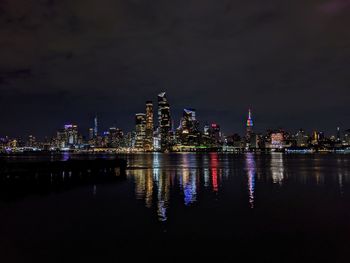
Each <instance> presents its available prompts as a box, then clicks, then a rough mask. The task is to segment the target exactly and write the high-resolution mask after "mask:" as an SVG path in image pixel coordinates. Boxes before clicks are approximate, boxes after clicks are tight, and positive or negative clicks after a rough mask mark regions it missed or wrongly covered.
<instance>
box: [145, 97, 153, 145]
mask: <svg viewBox="0 0 350 263" xmlns="http://www.w3.org/2000/svg"><path fill="white" fill-rule="evenodd" d="M153 129H154V125H153V102H152V101H147V102H146V138H145V150H146V151H152V150H153Z"/></svg>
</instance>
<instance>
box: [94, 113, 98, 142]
mask: <svg viewBox="0 0 350 263" xmlns="http://www.w3.org/2000/svg"><path fill="white" fill-rule="evenodd" d="M97 136H98V119H97V115H96V116H95V118H94V137H97Z"/></svg>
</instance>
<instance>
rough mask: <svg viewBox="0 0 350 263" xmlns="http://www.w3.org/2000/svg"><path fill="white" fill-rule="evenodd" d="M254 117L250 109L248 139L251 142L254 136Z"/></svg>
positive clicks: (247, 129)
mask: <svg viewBox="0 0 350 263" xmlns="http://www.w3.org/2000/svg"><path fill="white" fill-rule="evenodd" d="M253 126H254V124H253V118H252V112H251V110H250V109H249V111H248V119H247V128H246V139H247V141H248V142H249V141H250V137H251V136H252V133H253Z"/></svg>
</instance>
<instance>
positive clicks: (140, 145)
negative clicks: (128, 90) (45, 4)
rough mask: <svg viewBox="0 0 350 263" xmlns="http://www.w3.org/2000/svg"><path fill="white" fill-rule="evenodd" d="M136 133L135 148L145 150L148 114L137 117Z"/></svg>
mask: <svg viewBox="0 0 350 263" xmlns="http://www.w3.org/2000/svg"><path fill="white" fill-rule="evenodd" d="M135 132H136V134H135V148H137V149H139V150H143V149H144V144H145V138H146V114H144V113H137V114H136V115H135Z"/></svg>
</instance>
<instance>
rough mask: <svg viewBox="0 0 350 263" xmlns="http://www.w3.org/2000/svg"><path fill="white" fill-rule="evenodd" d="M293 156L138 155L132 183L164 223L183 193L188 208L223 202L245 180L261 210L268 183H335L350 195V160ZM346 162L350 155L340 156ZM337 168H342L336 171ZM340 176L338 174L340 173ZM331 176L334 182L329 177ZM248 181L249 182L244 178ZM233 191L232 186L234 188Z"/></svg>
mask: <svg viewBox="0 0 350 263" xmlns="http://www.w3.org/2000/svg"><path fill="white" fill-rule="evenodd" d="M323 158H329V157H316V156H307V157H304V156H289V155H284V154H279V153H277V154H272V155H258V154H254V153H246V154H242V155H230V154H219V153H208V154H191V153H189V154H146V155H140V156H136V157H135V156H133V157H132V159H131V160H129V164H130V166H133V165H134V166H135V167H143V169H132V170H129V171H128V178H129V180H133V181H134V183H135V194H136V198H137V199H138V200H142V201H144V204H145V206H146V207H147V208H152V207H154V208H156V211H157V215H158V219H159V220H160V221H166V220H167V219H168V209H169V207H171V205H172V204H171V203H172V202H175V200H171V199H172V198H178V197H174V194H173V192H174V191H177V190H176V189H179V191H180V196H181V197H182V199H183V200H182V203H183V205H184V206H192V205H195V204H196V203H199V202H201V196H204V195H206V196H210V193H211V194H214V195H213V196H212V197H211V198H213V199H214V198H215V196H217V198H221V196H222V194H223V193H222V192H223V191H224V192H226V193H229V194H231V193H233V192H232V191H237V190H233V189H232V186H231V185H232V184H233V182H234V181H237V182H235V185H237V183H240V182H242V184H243V185H244V184H245V185H246V187H245V190H244V189H243V188H240V189H241V190H239V191H244V196H245V198H244V199H245V200H246V206H247V207H248V208H255V207H256V205H255V203H256V200H257V199H259V197H260V196H259V194H257V190H259V187H260V188H261V187H262V188H264V187H267V186H268V185H271V187H272V186H273V185H276V186H279V188H280V189H281V190H282V191H283V189H284V187H286V185H288V184H292V183H293V184H294V183H296V184H298V185H309V186H310V187H311V186H315V185H316V186H319V187H320V186H322V185H324V184H327V183H328V184H332V187H333V184H334V183H335V185H336V187H337V188H338V189H339V190H338V192H340V193H342V194H343V193H344V191H346V187H345V186H344V185H346V183H348V181H349V172H348V169H347V168H346V167H344V165H345V166H346V165H347V164H348V162H347V161H346V160H340V161H339V160H337V158H338V157H336V156H332V157H331V158H330V159H323ZM339 158H346V157H339ZM334 165H339V166H338V167H335V166H334ZM334 173H335V174H334ZM327 176H329V179H328V180H326V179H325V178H326V177H327ZM244 178H246V179H244ZM229 187H231V188H229Z"/></svg>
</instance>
